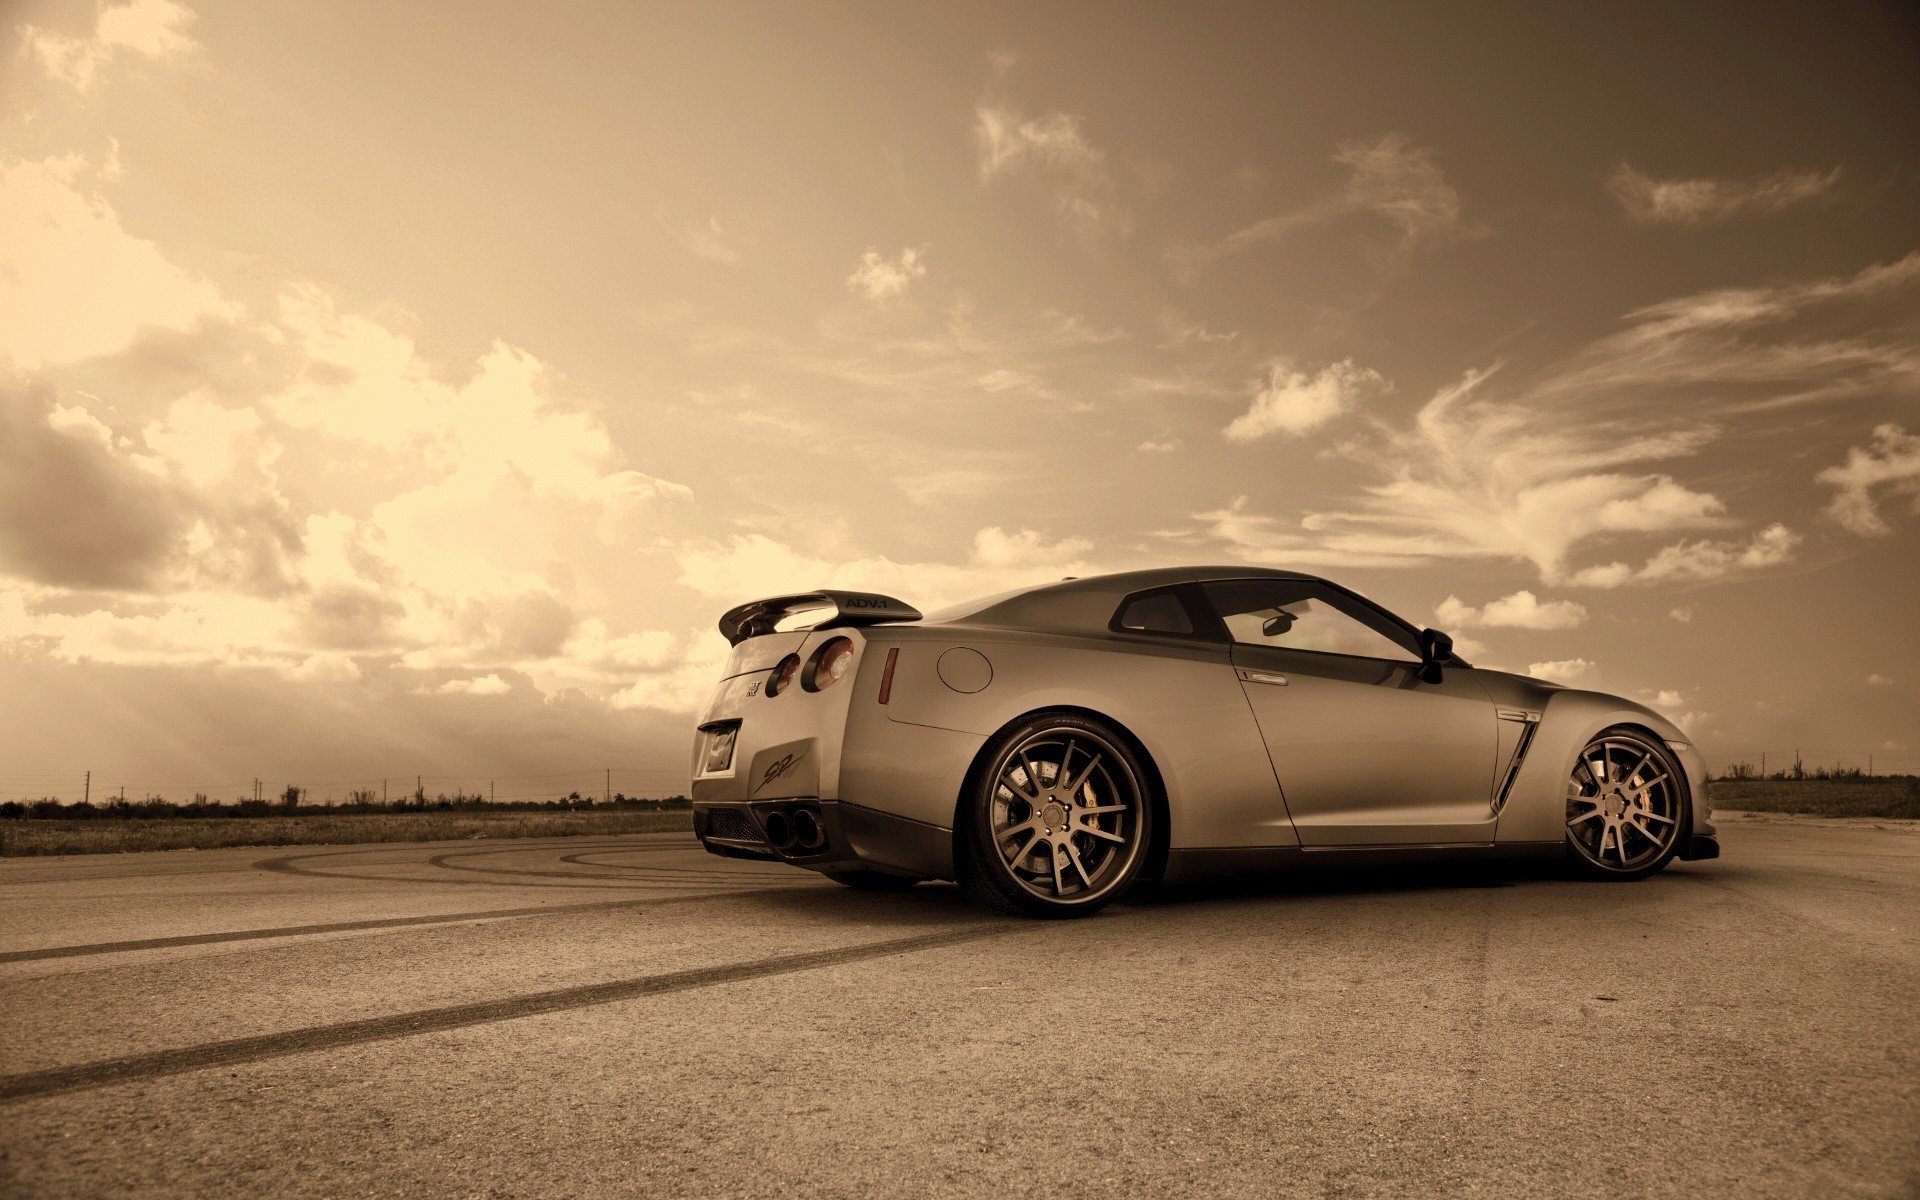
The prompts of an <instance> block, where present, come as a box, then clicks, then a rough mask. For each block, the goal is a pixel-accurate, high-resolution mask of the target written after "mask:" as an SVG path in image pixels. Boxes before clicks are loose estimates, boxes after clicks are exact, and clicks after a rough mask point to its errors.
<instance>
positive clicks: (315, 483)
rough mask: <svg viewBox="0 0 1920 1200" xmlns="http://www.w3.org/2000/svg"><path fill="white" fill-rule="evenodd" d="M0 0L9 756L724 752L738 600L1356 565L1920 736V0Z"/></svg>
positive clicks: (1868, 744)
mask: <svg viewBox="0 0 1920 1200" xmlns="http://www.w3.org/2000/svg"><path fill="white" fill-rule="evenodd" d="M1670 8H1671V6H1667V5H1656V4H1648V5H1645V6H1642V7H1640V8H1639V9H1637V10H1629V9H1627V8H1624V7H1616V6H1597V7H1594V8H1592V9H1591V11H1586V10H1571V9H1567V8H1565V7H1564V6H1539V5H1527V4H1512V5H1506V6H1490V7H1484V8H1468V9H1455V8H1450V9H1449V11H1448V12H1446V13H1444V14H1442V13H1439V12H1431V11H1428V10H1426V9H1424V8H1421V7H1420V6H1399V5H1395V6H1386V5H1380V6H1372V5H1356V6H1336V7H1328V6H1308V5H1299V6H1288V7H1286V8H1280V7H1277V6H1268V7H1266V8H1262V9H1256V8H1255V7H1254V6H1244V7H1234V6H1200V7H1195V6H1184V5H1181V6H1176V5H1166V6H1148V5H1133V6H1128V7H1127V8H1125V9H1123V8H1121V7H1119V6H1114V5H1111V4H1098V3H1089V4H1084V5H1049V6H1036V5H1029V4H1018V3H1008V4H942V5H919V6H908V5H900V4H880V3H875V4H869V5H851V6H847V5H836V6H827V5H782V4H765V5H730V4H711V3H708V4H686V5H678V4H672V5H669V4H642V5H607V4H598V3H592V4H589V3H578V4H574V3H542V4H507V3H484V2H483V3H474V4H466V5H461V6H457V7H455V6H447V5H441V4H434V3H414V4H396V3H391V2H390V0H379V2H373V0H366V2H360V0H332V2H330V3H327V4H324V5H316V4H311V3H294V2H292V0H189V2H185V3H182V2H173V0H135V2H134V3H131V4H105V5H99V6H96V5H95V4H93V3H91V2H89V0H9V2H7V3H5V4H0V17H3V18H4V31H3V32H0V36H4V38H5V39H6V45H5V46H0V677H3V678H4V680H5V683H4V686H0V793H9V794H20V793H30V794H35V795H38V794H42V793H47V792H52V791H54V790H58V791H60V793H61V794H63V795H65V794H67V793H69V792H72V791H75V790H77V789H75V788H73V787H72V786H71V784H70V783H69V782H67V781H70V780H71V779H72V778H74V777H75V776H77V775H78V773H79V772H80V771H81V770H83V769H88V768H91V769H95V770H96V771H105V772H108V773H110V774H111V773H117V774H118V775H120V776H124V777H125V778H126V779H128V780H130V781H132V784H131V790H132V791H134V792H138V791H141V790H142V789H143V788H148V787H149V786H151V788H153V789H155V790H160V791H164V792H167V793H168V794H171V795H175V796H176V797H177V795H178V792H179V791H180V790H181V788H183V787H185V786H189V785H191V786H198V785H200V784H201V783H207V784H209V785H213V786H215V787H216V788H217V787H219V786H220V785H224V784H225V783H226V782H227V781H229V780H237V779H245V778H248V777H251V776H252V775H255V774H262V775H266V776H269V777H270V778H272V779H275V780H278V779H280V778H286V779H288V780H290V781H294V782H307V783H310V784H314V785H316V786H317V790H319V791H320V792H323V793H324V792H326V791H327V790H328V789H329V788H331V787H332V786H333V785H334V784H335V783H338V782H341V781H349V780H359V779H363V778H370V777H376V776H383V775H387V774H393V775H403V774H408V773H413V772H425V773H427V774H430V775H459V774H463V773H471V774H472V775H473V776H475V777H479V776H483V775H487V774H499V775H506V776H509V777H518V778H530V777H533V776H536V775H539V774H541V773H543V772H550V771H562V770H573V769H576V768H585V769H599V768H601V767H603V766H609V765H610V766H613V767H616V768H620V769H622V770H623V771H625V772H627V773H628V774H626V775H624V776H622V777H623V778H626V779H628V780H629V786H630V787H633V788H652V789H657V790H674V789H675V788H677V787H679V786H680V785H681V783H682V782H683V780H682V778H681V777H682V775H683V773H684V757H685V754H684V748H685V745H686V743H687V739H688V737H689V731H688V725H689V717H690V713H691V710H692V708H693V707H694V706H695V705H696V704H697V703H698V701H699V700H700V699H701V698H702V697H703V695H704V693H705V691H706V690H707V688H708V687H709V686H710V684H711V682H712V679H713V676H714V671H715V667H716V663H717V661H718V659H719V657H720V652H721V651H722V650H724V649H725V644H724V642H723V641H722V640H721V639H720V638H719V636H718V634H717V633H715V632H714V631H713V622H714V619H715V618H716V617H717V615H718V614H719V612H720V611H721V610H723V609H725V608H726V607H728V606H730V605H731V604H733V603H737V602H739V601H741V600H745V599H750V598H753V597H755V596H760V595H767V594H771V593H775V592H780V591H786V590H795V589H805V588H809V587H814V586H821V585H839V586H852V587H865V588H871V589H874V590H880V591H885V592H888V593H890V594H894V595H897V596H899V597H901V598H902V599H905V600H907V601H908V602H910V603H915V604H918V605H919V606H921V607H922V608H927V607H930V606H933V605H937V604H940V603H943V602H946V601H951V600H956V599H962V598H965V597H967V596H969V595H975V594H983V593H988V592H993V591H999V590H1003V589H1005V588H1007V587H1010V586H1015V585H1018V584H1024V583H1030V582H1037V581H1042V580H1048V579H1054V578H1059V577H1061V576H1064V575H1085V574H1089V573H1093V572H1097V571H1100V570H1108V569H1120V568H1127V567H1134V566H1144V565H1154V564H1171V563H1180V562H1223V561H1225V562H1235V561H1244V562H1248V563H1257V564H1262V565H1273V566H1284V567H1294V568H1299V569H1306V570H1313V571H1318V572H1322V573H1325V574H1328V575H1330V576H1332V577H1334V578H1337V579H1339V580H1341V581H1343V582H1346V583H1348V584H1349V585H1351V586H1354V587H1356V588H1358V589H1359V590H1361V591H1363V592H1365V593H1368V594H1370V595H1372V596H1374V597H1375V598H1376V599H1379V600H1380V601H1382V602H1383V603H1385V604H1387V605H1388V606H1389V607H1392V608H1395V609H1396V610H1397V611H1399V612H1401V613H1402V614H1404V615H1406V616H1408V617H1409V618H1411V619H1414V620H1416V621H1423V622H1427V623H1431V624H1436V625H1438V626H1440V627H1441V628H1444V629H1447V630H1449V631H1450V632H1452V633H1454V634H1455V636H1456V637H1457V638H1458V639H1459V641H1460V643H1461V646H1462V650H1463V653H1465V654H1466V656H1467V657H1469V658H1472V659H1473V660H1475V661H1476V662H1478V663H1482V664H1487V665H1497V666H1501V667H1504V668H1506V669H1510V670H1516V671H1523V672H1525V671H1531V672H1533V673H1535V674H1539V675H1542V676H1544V677H1547V678H1553V679H1558V680H1561V681H1564V682H1568V683H1573V684H1578V685H1583V686H1593V687H1598V688H1601V689H1604V690H1609V691H1616V692H1619V693H1622V694H1625V695H1629V696H1634V697H1637V698H1640V699H1643V700H1645V701H1647V702H1649V703H1652V704H1654V705H1655V706H1656V707H1658V708H1660V709H1662V710H1664V711H1666V712H1668V713H1670V714H1671V715H1673V716H1674V717H1675V718H1676V719H1677V720H1679V721H1680V722H1681V723H1682V724H1683V725H1685V726H1686V727H1687V728H1688V729H1689V730H1691V731H1692V732H1693V734H1694V735H1695V736H1696V738H1697V739H1698V741H1699V742H1700V743H1701V745H1702V746H1703V747H1704V748H1705V750H1706V752H1707V755H1708V758H1709V760H1710V761H1712V762H1714V763H1715V764H1716V765H1718V764H1720V763H1724V762H1726V761H1728V760H1730V759H1736V758H1742V757H1748V758H1755V759H1757V757H1758V755H1759V753H1760V752H1761V751H1763V750H1764V751H1767V752H1768V753H1769V755H1770V758H1769V765H1770V766H1774V765H1778V764H1779V762H1780V757H1779V756H1781V755H1783V754H1785V755H1790V754H1791V753H1792V752H1793V751H1794V750H1795V749H1796V748H1800V749H1802V750H1803V751H1804V752H1805V753H1806V754H1807V756H1808V757H1809V758H1816V757H1817V758H1822V759H1825V760H1829V761H1830V760H1834V759H1840V758H1844V759H1845V760H1846V761H1848V762H1850V763H1851V762H1859V763H1861V764H1862V765H1864V763H1865V759H1866V757H1867V755H1869V754H1873V755H1875V756H1876V757H1875V762H1876V765H1877V766H1879V767H1881V768H1882V769H1885V768H1895V769H1899V768H1905V769H1909V770H1913V769H1920V720H1917V719H1916V714H1917V713H1920V621H1916V619H1915V617H1914V604H1913V594H1914V591H1915V588H1916V585H1917V584H1920V26H1916V24H1915V23H1913V21H1912V20H1911V18H1908V17H1904V16H1902V15H1901V13H1900V10H1899V7H1898V6H1895V5H1892V4H1886V5H1880V4H1863V5H1862V4H1831V5H1823V6H1818V7H1817V8H1816V7H1814V6H1801V7H1797V8H1789V7H1773V6H1758V7H1756V6H1753V5H1709V6H1703V7H1700V8H1697V9H1690V10H1689V11H1688V12H1686V13H1684V14H1679V13H1676V12H1672V11H1669V10H1670Z"/></svg>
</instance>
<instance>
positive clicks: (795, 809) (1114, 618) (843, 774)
mask: <svg viewBox="0 0 1920 1200" xmlns="http://www.w3.org/2000/svg"><path fill="white" fill-rule="evenodd" d="M720 632H721V633H723V634H725V635H726V637H727V640H728V641H729V642H731V643H732V644H733V653H732V656H731V658H730V659H729V660H728V663H727V667H726V675H725V677H724V678H723V679H722V680H721V682H720V685H719V687H718V689H717V690H716V691H715V692H714V696H713V700H712V702H711V703H709V704H708V706H707V710H706V712H705V714H704V715H703V716H702V717H701V720H700V726H699V732H698V735H697V737H696V738H695V741H694V749H693V820H694V830H695V832H696V833H697V834H698V835H699V837H700V841H701V843H702V844H703V845H705V846H706V848H707V849H708V850H709V851H711V852H713V853H714V854H720V855H727V856H730V857H736V858H761V859H772V860H778V861H782V862H788V863H792V864H793V865H795V866H799V867H807V868H810V869H812V870H816V871H819V872H821V873H823V874H825V875H827V876H828V877H829V878H831V879H836V880H838V881H840V882H841V883H844V884H847V885H849V886H851V887H857V888H874V889H890V888H902V887H911V886H912V885H913V884H914V883H915V882H917V881H919V880H922V879H952V880H958V881H959V883H960V884H961V885H962V886H963V887H965V888H966V889H967V891H968V892H969V893H970V894H972V895H973V896H974V897H976V898H977V899H978V900H980V901H982V902H984V903H985V904H987V905H990V906H992V907H994V908H998V909H1001V910H1003V911H1013V912H1024V913H1029V914H1032V915H1035V916H1062V917H1064V916H1078V915H1082V914H1085V913H1090V912H1093V911H1095V910H1096V909H1098V908H1100V907H1101V906H1103V905H1105V904H1106V903H1108V902H1109V901H1111V900H1112V899H1114V898H1115V897H1116V896H1118V895H1120V893H1121V892H1122V891H1124V890H1125V889H1126V888H1127V887H1128V886H1129V885H1130V884H1132V883H1134V882H1135V881H1136V880H1140V879H1159V880H1184V879H1190V878H1194V877H1197V876H1202V875H1214V874H1231V873H1244V872H1252V871H1262V870H1268V869H1285V868H1286V867H1288V866H1289V865H1294V864H1299V863H1304V862H1308V861H1315V862H1327V861H1351V862H1368V863H1373V864H1379V863H1382V862H1395V861H1408V860H1420V859H1427V858H1434V857H1472V856H1480V857H1513V856H1527V855H1542V856H1556V857H1557V856H1562V855H1564V856H1565V857H1566V858H1567V859H1568V860H1570V861H1571V863H1572V864H1573V865H1574V866H1575V868H1576V869H1578V870H1579V871H1582V872H1584V873H1585V874H1587V875H1590V876H1593V877H1596V878H1601V879H1639V878H1642V877H1644V876H1647V875H1650V874H1652V873H1653V872H1655V871H1658V870H1659V869H1660V868H1662V867H1664V866H1665V865H1666V864H1667V862H1668V861H1669V860H1671V859H1673V858H1674V857H1676V856H1678V857H1680V858H1687V859H1697V858H1714V857H1717V856H1718V855H1719V853H1720V847H1719V843H1718V841H1717V840H1716V839H1715V836H1714V832H1715V831H1714V827H1713V825H1712V824H1711V823H1710V822H1709V820H1708V817H1709V809H1708V807H1707V801H1706V789H1705V786H1704V784H1705V773H1704V770H1703V767H1702V763H1701V759H1700V755H1699V754H1698V752H1696V751H1695V750H1694V748H1693V746H1692V745H1690V744H1689V743H1688V741H1687V738H1686V735H1685V734H1683V733H1682V732H1681V731H1680V730H1679V729H1678V728H1676V727H1675V726H1674V725H1673V724H1672V723H1670V722H1669V721H1667V720H1666V719H1665V718H1663V717H1661V716H1660V715H1658V714H1657V713H1654V712H1651V711H1649V710H1648V709H1647V708H1645V707H1643V706H1642V705H1639V704H1635V703H1633V702H1632V701H1630V700H1623V699H1621V698H1619V697H1617V696H1608V695H1603V694H1601V693H1598V692H1588V691H1578V690H1575V689H1571V688H1565V687H1559V686H1557V685H1555V684H1551V683H1544V682H1541V681H1540V680H1537V679H1529V678H1525V677H1523V676H1519V675H1509V674H1507V673H1505V672H1503V671H1489V670H1479V669H1476V668H1475V667H1473V666H1472V665H1471V664H1470V663H1467V662H1465V661H1463V660H1462V659H1460V658H1459V657H1458V656H1457V655H1455V654H1454V653H1453V643H1452V639H1450V638H1449V637H1447V635H1446V634H1444V633H1441V632H1439V631H1437V630H1433V629H1419V628H1416V627H1415V626H1413V625H1411V624H1409V623H1407V622H1406V621H1403V620H1401V619H1400V618H1399V617H1396V616H1394V615H1393V614H1392V613H1390V612H1388V611H1386V610H1385V609H1383V608H1381V607H1380V606H1378V605H1376V604H1374V603H1372V602H1371V601H1369V600H1367V599H1365V598H1364V597H1362V596H1359V595H1357V594H1355V593H1354V592H1351V591H1349V590H1347V589H1346V588H1343V587H1341V586H1339V585H1338V584H1335V583H1330V582H1328V581H1327V580H1324V579H1318V578H1315V577H1313V576H1311V575H1301V574H1296V573H1294V572H1291V571H1274V570H1261V569H1257V568H1249V567H1178V568H1167V569H1162V570H1150V571H1132V572H1127V573H1124V574H1118V575H1103V576H1100V577H1098V578H1088V579H1066V580H1062V581H1061V582H1059V583H1052V584H1047V585H1044V586H1041V587H1032V588H1026V589H1023V590H1020V591H1016V592H1008V593H1006V594H1004V595H999V596H992V597H989V598H987V599H984V600H977V601H973V602H971V603H967V604H961V605H957V606H955V607H953V608H949V609H946V610H944V611H940V612H936V613H932V614H928V615H926V616H922V615H921V614H920V613H918V612H916V611H915V610H914V609H912V608H910V607H908V606H907V605H905V604H903V603H901V602H900V601H898V600H895V599H893V598H892V597H890V596H878V595H872V594H868V593H861V592H842V591H819V592H809V593H805V594H802V595H794V596H776V597H774V598H772V599H767V600H756V601H754V602H752V603H750V604H743V605H741V606H739V607H738V608H735V609H733V610H731V611H729V612H728V613H727V614H726V615H725V616H724V617H722V618H721V619H720Z"/></svg>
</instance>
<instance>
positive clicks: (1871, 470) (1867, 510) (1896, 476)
mask: <svg viewBox="0 0 1920 1200" xmlns="http://www.w3.org/2000/svg"><path fill="white" fill-rule="evenodd" d="M1814 478H1815V479H1816V480H1817V481H1818V482H1820V483H1824V484H1826V485H1827V486H1828V487H1830V488H1833V489H1834V496H1833V502H1832V503H1830V504H1828V505H1827V509H1826V514H1827V516H1829V517H1831V518H1832V519H1833V520H1835V521H1838V522H1839V523H1840V527H1841V528H1843V529H1845V530H1847V531H1848V532H1849V533H1857V534H1859V535H1860V536H1862V537H1879V536H1881V535H1884V534H1886V533H1888V532H1890V530H1889V529H1888V527H1887V522H1886V518H1884V517H1882V516H1881V515H1880V505H1879V502H1878V499H1877V498H1876V497H1875V495H1874V490H1875V489H1876V488H1885V489H1886V490H1885V495H1886V496H1888V497H1895V496H1897V497H1902V498H1904V499H1906V500H1908V501H1909V505H1908V507H1909V510H1910V511H1912V512H1916V513H1920V435H1915V434H1911V433H1908V432H1907V431H1906V430H1905V429H1902V428H1901V427H1900V426H1898V425H1892V424H1887V425H1880V426H1877V427H1875V429H1874V431H1873V444H1872V445H1871V446H1852V447H1849V448H1848V450H1847V461H1846V462H1844V463H1842V464H1840V465H1839V466H1834V467H1828V468H1827V469H1826V470H1824V471H1822V472H1820V474H1818V475H1816V476H1814Z"/></svg>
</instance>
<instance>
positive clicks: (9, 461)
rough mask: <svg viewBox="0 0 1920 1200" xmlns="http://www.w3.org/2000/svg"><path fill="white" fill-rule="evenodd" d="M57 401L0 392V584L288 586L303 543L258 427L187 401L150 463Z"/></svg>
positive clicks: (163, 429) (238, 415) (20, 387)
mask: <svg viewBox="0 0 1920 1200" xmlns="http://www.w3.org/2000/svg"><path fill="white" fill-rule="evenodd" d="M52 397H53V390H52V388H51V387H49V386H47V385H45V384H37V385H36V384H31V383H27V384H16V385H11V386H9V385H0V573H5V574H9V575H12V576H14V577H15V578H17V579H21V580H26V581H30V582H33V583H38V584H43V585H52V586H62V587H77V588H105V589H117V590H127V591H174V590H184V589H192V588H207V587H232V588H236V589H238V590H241V591H245V592H251V593H256V594H270V593H275V592H280V591H284V590H285V589H286V588H287V587H288V586H289V585H290V581H291V578H292V570H293V568H292V565H291V561H292V558H293V556H294V555H295V553H296V552H297V548H298V544H299V530H298V528H297V527H296V525H295V522H294V521H293V518H292V516H291V514H290V513H289V511H288V509H287V506H286V505H285V503H284V501H283V500H282V498H281V497H280V495H279V490H278V481H277V480H276V479H275V477H274V475H273V471H272V464H273V461H274V459H275V458H277V457H278V455H279V444H278V443H277V442H276V441H275V440H274V439H273V438H272V437H271V436H270V435H269V434H267V433H266V432H265V431H264V430H263V429H262V428H261V426H260V424H259V422H258V418H257V416H255V415H254V414H252V413H251V412H250V411H249V410H236V409H226V408H222V407H220V406H219V405H216V404H213V403H211V402H208V401H206V400H203V399H200V398H196V397H185V398H182V399H181V400H179V401H176V402H175V403H174V404H173V406H172V408H171V409H170V410H169V412H168V414H167V417H166V419H165V420H164V421H154V422H152V423H150V424H149V425H148V426H147V428H146V431H145V434H144V442H145V447H146V449H145V450H144V451H143V450H142V449H141V448H140V446H139V445H138V444H136V443H134V442H133V441H132V440H131V439H122V438H116V437H115V436H114V435H113V433H112V432H111V431H110V430H109V429H108V428H107V426H106V425H105V423H104V422H101V421H100V420H99V419H98V418H97V417H95V416H94V415H93V414H91V413H90V412H88V411H87V410H85V409H84V408H81V407H79V406H63V405H59V404H57V403H55V402H54V400H53V398H52Z"/></svg>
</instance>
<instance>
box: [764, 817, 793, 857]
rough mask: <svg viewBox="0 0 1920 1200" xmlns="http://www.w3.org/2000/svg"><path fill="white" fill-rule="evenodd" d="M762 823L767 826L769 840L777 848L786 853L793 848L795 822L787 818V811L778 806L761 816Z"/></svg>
mask: <svg viewBox="0 0 1920 1200" xmlns="http://www.w3.org/2000/svg"><path fill="white" fill-rule="evenodd" d="M760 823H761V824H762V825H764V826H765V827H766V830H767V840H768V841H769V842H772V843H773V848H774V849H775V850H778V851H780V852H781V853H783V854H784V853H785V852H787V851H788V850H791V849H793V846H794V840H793V822H792V821H790V820H788V819H787V814H786V813H783V812H781V811H780V810H779V809H777V808H776V809H774V810H773V811H772V812H770V813H768V814H767V815H766V816H765V817H763V818H761V821H760Z"/></svg>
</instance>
